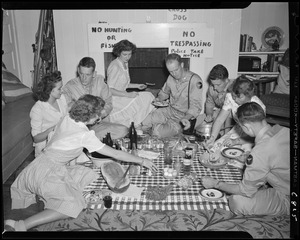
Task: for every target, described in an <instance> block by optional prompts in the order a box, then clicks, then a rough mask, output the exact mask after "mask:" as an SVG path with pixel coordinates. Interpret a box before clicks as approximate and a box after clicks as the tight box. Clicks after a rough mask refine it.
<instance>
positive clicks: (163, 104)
mask: <svg viewBox="0 0 300 240" xmlns="http://www.w3.org/2000/svg"><path fill="white" fill-rule="evenodd" d="M152 104H153V105H154V106H155V107H168V106H169V102H168V101H162V102H158V101H157V102H152Z"/></svg>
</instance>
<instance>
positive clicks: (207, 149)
mask: <svg viewBox="0 0 300 240" xmlns="http://www.w3.org/2000/svg"><path fill="white" fill-rule="evenodd" d="M202 145H203V147H204V149H205V150H206V151H207V152H208V153H209V155H211V152H210V149H209V148H208V146H207V145H206V143H205V142H203V143H202Z"/></svg>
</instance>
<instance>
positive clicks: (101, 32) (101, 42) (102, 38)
mask: <svg viewBox="0 0 300 240" xmlns="http://www.w3.org/2000/svg"><path fill="white" fill-rule="evenodd" d="M88 37H89V52H112V49H113V47H114V45H115V44H116V43H117V42H119V41H121V40H123V39H127V40H128V41H131V42H133V25H132V24H121V25H120V24H112V25H110V24H89V25H88Z"/></svg>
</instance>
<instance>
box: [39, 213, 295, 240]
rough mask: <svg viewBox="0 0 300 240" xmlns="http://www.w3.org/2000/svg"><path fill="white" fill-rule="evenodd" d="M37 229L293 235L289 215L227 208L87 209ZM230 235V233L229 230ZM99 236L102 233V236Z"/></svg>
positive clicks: (258, 236) (287, 236) (283, 236)
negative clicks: (239, 213) (255, 213)
mask: <svg viewBox="0 0 300 240" xmlns="http://www.w3.org/2000/svg"><path fill="white" fill-rule="evenodd" d="M34 230H36V231H67V232H68V231H72V232H78V231H80V232H81V231H110V232H112V231H214V232H215V231H222V232H224V231H225V232H228V231H232V232H236V231H238V232H247V233H249V234H250V235H251V237H252V238H276V239H278V238H290V217H289V216H237V215H234V214H233V213H231V212H230V211H226V210H224V209H213V210H204V211H203V210H199V211H173V210H171V211H168V210H167V211H161V210H159V211H155V210H153V211H138V210H113V209H97V210H91V209H85V210H84V211H82V213H81V214H80V215H79V216H78V218H76V219H66V220H61V221H56V222H53V223H49V224H45V225H41V226H39V227H37V228H35V229H34ZM229 234H230V233H229ZM99 236H100V235H99Z"/></svg>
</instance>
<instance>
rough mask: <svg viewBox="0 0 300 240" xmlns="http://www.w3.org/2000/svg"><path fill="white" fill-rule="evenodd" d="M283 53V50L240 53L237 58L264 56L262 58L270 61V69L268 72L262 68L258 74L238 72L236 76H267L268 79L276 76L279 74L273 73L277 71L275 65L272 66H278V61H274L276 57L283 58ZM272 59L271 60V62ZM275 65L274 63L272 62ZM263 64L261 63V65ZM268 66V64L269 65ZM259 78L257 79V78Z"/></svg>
mask: <svg viewBox="0 0 300 240" xmlns="http://www.w3.org/2000/svg"><path fill="white" fill-rule="evenodd" d="M284 52H285V49H283V50H279V51H251V52H240V53H239V56H264V58H267V61H269V59H270V61H272V67H271V68H272V69H269V71H264V70H263V68H261V69H262V71H259V72H254V71H251V72H250V71H247V72H246V71H238V75H242V74H245V75H253V76H255V77H256V76H260V77H262V75H264V76H268V77H272V76H278V74H279V72H278V71H274V69H277V67H276V65H275V66H274V64H278V61H276V60H275V58H276V57H278V56H279V57H281V56H283V54H284ZM272 59H273V60H272ZM275 61H276V62H277V63H274V62H275ZM261 64H263V62H262V63H261ZM269 64H270V63H269ZM258 78H259V77H258Z"/></svg>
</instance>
